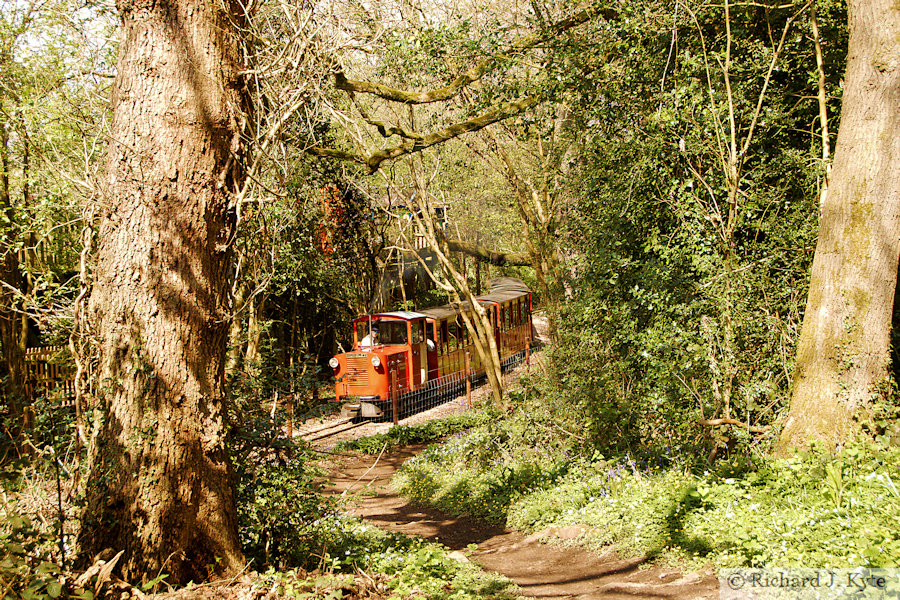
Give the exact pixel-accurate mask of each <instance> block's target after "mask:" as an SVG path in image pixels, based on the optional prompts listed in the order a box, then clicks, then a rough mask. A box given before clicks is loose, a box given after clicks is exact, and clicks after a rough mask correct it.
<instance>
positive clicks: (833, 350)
mask: <svg viewBox="0 0 900 600" xmlns="http://www.w3.org/2000/svg"><path fill="white" fill-rule="evenodd" d="M848 10H849V21H850V23H849V24H850V41H849V47H848V57H847V72H846V76H845V78H844V82H845V83H844V97H843V110H842V114H841V125H840V130H839V134H838V139H837V145H836V151H835V155H834V165H833V168H832V171H831V178H830V185H829V188H828V194H827V197H826V198H825V200H824V202H823V204H822V214H821V216H820V231H819V240H818V245H817V246H816V254H815V259H814V261H813V267H812V276H811V280H810V291H809V299H808V301H807V305H806V314H805V316H804V320H803V328H802V330H801V334H800V342H799V346H798V349H797V362H796V367H795V371H794V389H793V398H792V401H791V408H790V414H789V417H788V419H787V422H786V423H785V428H784V431H783V433H782V437H781V448H782V449H783V450H788V449H789V448H792V447H802V446H805V445H806V444H807V443H808V442H809V441H810V440H811V439H814V440H822V441H824V442H825V443H827V444H836V443H839V442H841V441H842V440H845V439H847V438H848V437H850V436H852V434H853V432H854V429H855V426H854V415H856V414H857V413H859V411H865V410H866V409H867V407H869V406H870V403H871V402H872V400H873V399H875V398H877V397H878V396H879V395H880V394H881V393H883V392H884V390H885V389H886V386H887V384H888V383H889V376H890V375H889V368H890V354H889V353H890V330H891V312H892V306H893V300H894V290H895V285H896V281H897V267H898V257H900V243H898V239H900V168H898V165H900V4H897V2H895V1H894V0H850V2H849V5H848Z"/></svg>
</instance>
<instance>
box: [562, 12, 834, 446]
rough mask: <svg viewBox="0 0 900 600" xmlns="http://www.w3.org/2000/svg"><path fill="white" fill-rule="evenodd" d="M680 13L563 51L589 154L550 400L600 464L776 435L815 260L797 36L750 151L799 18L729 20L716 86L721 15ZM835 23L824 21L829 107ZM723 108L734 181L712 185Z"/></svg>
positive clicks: (619, 26)
mask: <svg viewBox="0 0 900 600" xmlns="http://www.w3.org/2000/svg"><path fill="white" fill-rule="evenodd" d="M686 8H687V10H685V11H684V12H678V11H676V12H675V13H674V14H668V15H666V14H665V13H666V12H667V11H670V10H671V9H670V8H669V7H664V6H662V5H652V6H651V5H648V4H647V3H643V2H631V3H626V4H625V5H622V6H621V7H619V10H620V11H621V13H620V15H619V19H618V20H617V21H615V22H609V23H603V24H601V23H596V24H593V25H592V26H591V27H592V28H594V29H596V34H597V38H596V39H597V40H598V41H596V42H593V40H592V39H591V38H590V37H589V36H587V35H585V36H584V37H581V36H574V37H573V39H571V40H566V41H564V42H563V41H561V42H560V43H559V45H558V46H557V47H556V51H557V52H558V53H559V57H560V60H559V61H556V62H555V63H554V64H555V65H557V68H558V69H559V77H560V78H561V82H562V85H563V86H565V87H566V88H567V89H570V90H573V94H574V97H575V100H574V102H575V103H576V105H577V109H574V114H575V115H576V116H575V118H576V120H577V123H578V126H579V128H580V129H581V130H583V131H584V144H583V147H582V148H581V151H580V156H579V159H578V161H577V162H576V165H575V166H576V167H577V168H576V169H575V170H574V171H573V172H572V174H571V177H570V185H571V186H572V188H573V189H574V190H578V200H577V202H576V205H577V210H573V211H571V212H570V213H569V219H568V227H567V234H568V235H567V237H566V243H567V244H570V245H571V248H572V253H573V255H575V257H576V258H575V260H573V261H572V262H573V263H574V264H573V268H572V272H573V273H575V276H574V277H573V279H572V281H571V282H570V286H571V288H572V289H573V290H574V295H573V297H572V299H571V301H570V302H566V303H565V304H564V305H563V306H562V307H561V308H560V311H559V314H558V315H556V317H557V319H556V320H557V322H558V323H559V343H558V344H557V345H556V347H555V348H554V349H553V350H552V352H553V360H552V363H551V370H552V371H551V380H552V381H554V382H556V383H557V385H556V387H555V389H554V390H553V391H552V392H548V395H553V396H562V397H564V398H565V399H566V401H565V402H561V403H560V405H564V406H568V407H569V410H571V411H576V412H577V413H578V415H580V416H579V417H578V420H580V421H581V422H582V423H583V424H584V427H583V432H584V433H585V434H586V435H587V436H589V437H590V438H591V439H592V440H594V441H596V442H597V443H598V444H600V445H601V446H604V447H605V448H606V450H607V451H610V452H613V451H615V452H624V451H626V450H632V451H635V452H644V451H651V450H650V449H651V448H652V447H657V448H663V447H666V446H669V445H671V444H672V443H676V444H679V445H682V444H688V445H692V446H701V445H703V444H707V445H711V444H713V443H720V444H721V445H727V446H728V447H729V448H730V449H731V450H732V451H733V450H735V449H736V448H737V447H738V446H741V445H748V444H750V443H752V440H749V439H744V440H738V439H731V440H725V441H716V440H710V439H704V437H703V435H704V434H703V432H702V431H699V430H698V428H697V427H696V426H695V425H693V423H694V422H695V421H697V420H698V419H702V418H707V419H708V418H712V417H717V416H722V415H729V416H731V417H733V418H736V419H738V420H740V421H741V422H750V423H753V424H760V425H763V424H768V423H773V422H774V421H775V420H776V419H777V418H778V416H779V415H780V414H781V412H782V411H783V410H784V409H785V406H786V398H787V395H788V386H789V382H790V373H791V368H792V360H793V355H794V344H795V343H796V337H797V334H798V331H799V325H800V322H801V317H802V309H803V302H804V300H805V290H806V287H807V285H808V271H809V265H810V261H811V258H812V251H813V248H814V246H815V242H814V240H815V236H816V233H817V232H816V228H817V223H816V215H817V206H818V192H819V182H820V180H821V174H822V169H821V165H820V164H819V163H818V162H816V161H817V159H818V157H820V156H821V151H820V149H819V148H820V143H821V142H820V140H819V139H818V138H817V137H816V132H815V131H810V130H809V124H810V123H814V122H815V121H816V118H817V114H818V107H817V105H816V102H815V101H814V94H813V93H812V92H813V91H814V90H815V82H816V80H815V78H813V79H812V80H811V79H810V75H811V72H810V69H811V67H810V65H815V60H814V57H813V54H812V53H813V45H812V44H811V43H810V42H809V38H808V37H806V36H805V35H797V34H798V33H804V34H808V27H809V25H808V22H807V21H806V20H805V18H800V19H797V20H796V21H794V22H792V25H791V29H790V30H789V35H788V36H787V38H786V40H787V41H786V45H785V47H784V48H783V49H782V52H781V55H780V56H779V57H778V60H777V63H776V68H775V70H774V71H773V75H772V78H771V80H770V82H769V87H768V89H767V91H766V95H765V97H764V98H763V100H762V104H761V110H760V113H759V115H758V118H757V119H756V121H755V128H754V130H753V136H752V138H749V137H748V136H749V130H750V129H749V128H750V123H751V122H753V118H754V113H755V111H756V106H757V102H758V100H759V95H760V93H761V92H762V80H763V79H764V78H765V77H766V73H767V72H768V69H769V66H770V64H771V61H772V59H773V57H774V52H775V47H774V44H773V32H779V33H780V32H781V30H782V28H783V27H785V26H786V25H787V23H788V19H789V18H790V17H792V16H793V15H794V12H793V11H794V9H793V8H789V9H784V8H776V7H774V6H771V7H766V8H765V9H764V7H762V6H761V5H754V6H752V7H750V6H746V7H741V8H735V10H733V11H731V13H730V18H731V22H730V24H729V25H730V31H731V35H732V37H731V44H730V48H728V51H729V57H730V60H731V69H730V71H729V78H728V86H726V85H725V84H726V81H725V76H724V73H723V70H722V65H723V64H724V62H723V57H724V55H725V51H726V38H725V27H724V19H725V15H724V13H723V12H722V10H721V6H718V5H708V4H707V5H691V6H690V7H686ZM843 10H844V8H843V6H842V5H841V4H840V3H831V4H828V5H827V6H823V7H822V9H821V11H820V25H821V27H822V35H823V38H824V40H825V43H826V45H827V47H828V48H829V50H830V52H831V54H830V57H829V61H834V62H829V64H828V72H827V73H826V78H827V86H828V88H829V92H830V93H832V92H833V93H834V94H837V93H838V85H837V84H838V81H839V77H840V73H841V64H842V63H843V56H842V54H841V50H839V48H840V47H841V43H842V40H845V39H846V38H845V36H846V29H845V25H844V24H843V23H842V21H841V19H842V16H841V15H842V14H843V12H842V11H843ZM673 28H674V29H673ZM777 37H778V36H777V35H776V36H774V38H775V39H777ZM676 40H677V42H676ZM592 42H593V43H592ZM663 73H664V74H665V75H664V76H662V74H663ZM813 74H814V73H813ZM729 90H730V92H729ZM831 108H832V109H833V108H834V107H831ZM732 109H733V114H734V122H735V130H734V132H733V133H734V136H735V140H736V142H735V143H736V145H737V147H736V151H737V152H739V153H740V158H739V160H738V163H739V164H737V165H736V167H737V168H738V169H739V174H738V175H739V177H738V179H737V180H731V179H729V178H730V177H731V175H730V174H729V173H728V171H727V169H725V168H723V164H725V163H726V162H727V160H728V152H727V148H726V147H725V146H724V144H726V143H727V142H728V140H729V138H730V135H731V133H732V131H731V130H730V127H731V126H730V124H729V123H730V115H731V112H730V111H731V110H732ZM836 114H837V112H836V111H833V112H832V116H835V115H836ZM745 145H746V146H745ZM732 192H733V195H732ZM560 418H563V417H562V416H560Z"/></svg>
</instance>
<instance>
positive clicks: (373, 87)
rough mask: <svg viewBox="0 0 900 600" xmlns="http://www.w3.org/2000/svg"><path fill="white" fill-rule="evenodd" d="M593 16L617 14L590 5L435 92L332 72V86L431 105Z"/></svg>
mask: <svg viewBox="0 0 900 600" xmlns="http://www.w3.org/2000/svg"><path fill="white" fill-rule="evenodd" d="M597 16H602V17H604V18H605V19H606V20H614V19H616V18H617V17H618V13H616V12H615V11H613V10H611V9H608V8H601V7H600V6H599V5H597V4H594V5H591V6H589V7H587V8H584V9H582V10H580V11H578V12H577V13H575V14H574V15H572V16H570V17H567V18H565V19H561V20H559V21H557V22H556V23H553V24H552V25H550V26H548V27H546V28H544V29H542V30H541V31H539V32H537V33H533V34H531V35H525V36H520V37H519V38H517V39H516V40H515V41H514V42H513V44H512V46H510V48H509V49H508V50H506V51H505V52H501V53H499V54H497V55H495V56H491V57H490V58H486V59H484V60H482V61H481V62H480V63H478V64H477V65H476V66H474V67H473V68H471V69H469V70H468V71H466V72H464V73H462V74H460V75H459V76H458V77H457V78H456V79H454V80H453V81H451V82H450V83H449V84H448V85H446V86H444V87H442V88H438V89H436V90H431V91H428V92H408V91H404V90H398V89H396V88H392V87H388V86H386V85H382V84H380V83H372V82H369V81H354V80H350V79H347V77H346V76H345V75H344V73H342V72H338V73H335V76H334V79H335V86H336V87H337V88H338V89H339V90H343V91H345V92H351V93H353V92H359V93H361V94H372V95H374V96H378V97H379V98H383V99H385V100H390V101H392V102H401V103H403V104H428V103H431V102H441V101H443V100H449V99H450V98H453V97H454V96H456V95H457V94H459V93H460V92H461V91H462V90H463V88H465V87H466V86H468V85H469V84H470V83H472V82H474V81H478V80H479V79H481V78H482V77H483V76H484V75H485V73H487V72H488V71H490V70H491V69H492V68H493V67H494V66H495V65H496V64H497V63H499V62H501V61H503V60H508V59H510V58H512V57H514V56H516V55H517V54H520V53H522V52H524V51H525V50H528V49H530V48H533V47H535V46H537V45H538V44H540V43H542V42H545V41H547V40H549V39H552V38H554V37H556V36H557V35H559V34H561V33H563V32H565V31H566V30H568V29H571V28H573V27H577V26H578V25H581V24H583V23H586V22H588V21H590V20H591V19H593V18H594V17H597Z"/></svg>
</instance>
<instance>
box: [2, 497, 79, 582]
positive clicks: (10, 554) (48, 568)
mask: <svg viewBox="0 0 900 600" xmlns="http://www.w3.org/2000/svg"><path fill="white" fill-rule="evenodd" d="M2 511H3V513H2V519H0V523H2V525H0V590H2V592H3V597H4V598H10V599H22V600H38V599H40V600H46V599H56V598H79V599H83V600H92V599H93V597H94V596H93V593H92V592H91V591H90V590H85V589H82V588H76V587H75V586H74V585H73V579H74V577H73V576H72V574H71V573H67V572H65V571H64V570H63V569H61V568H60V567H59V565H57V564H56V563H54V562H52V561H51V560H50V556H49V553H48V552H47V548H48V547H50V546H52V545H53V544H55V543H57V541H58V540H56V538H55V537H54V536H52V535H50V534H49V533H47V532H45V531H40V530H38V529H37V528H35V527H34V525H33V523H32V521H31V519H29V518H28V517H27V516H25V515H22V514H20V513H19V512H17V511H16V510H15V509H13V508H11V507H9V506H8V505H4V506H3V507H2Z"/></svg>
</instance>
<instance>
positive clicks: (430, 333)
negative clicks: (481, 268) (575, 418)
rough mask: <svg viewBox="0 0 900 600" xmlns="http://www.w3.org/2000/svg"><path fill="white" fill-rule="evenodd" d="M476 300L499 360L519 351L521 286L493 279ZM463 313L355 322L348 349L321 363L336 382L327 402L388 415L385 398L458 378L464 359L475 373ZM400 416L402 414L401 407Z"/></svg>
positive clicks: (525, 343)
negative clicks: (331, 398)
mask: <svg viewBox="0 0 900 600" xmlns="http://www.w3.org/2000/svg"><path fill="white" fill-rule="evenodd" d="M476 301H477V302H478V303H479V304H481V306H483V307H484V308H485V309H486V310H487V313H488V318H489V320H490V323H491V327H492V329H493V331H494V339H495V340H497V348H498V351H499V353H500V359H501V360H504V359H507V358H509V357H512V356H514V355H516V354H520V353H523V352H525V351H526V348H528V347H529V346H530V345H531V343H532V340H533V330H532V324H531V311H532V303H531V301H532V298H531V291H530V290H529V289H528V286H526V285H525V284H524V283H523V282H522V281H521V280H519V279H514V278H512V277H503V278H500V279H495V280H493V281H491V284H490V293H489V294H487V295H484V296H478V297H477V298H476ZM471 310H472V307H471V305H469V303H468V302H464V303H463V304H462V305H458V304H457V305H444V306H439V307H436V308H428V309H423V310H421V311H418V312H409V311H395V312H386V313H378V314H372V315H365V316H362V317H359V318H357V319H355V320H354V321H353V350H351V351H350V352H345V353H343V354H338V355H337V356H335V357H333V358H332V359H331V360H330V361H329V365H330V366H331V368H332V369H334V376H335V380H336V383H335V400H336V401H338V402H345V403H348V406H347V407H348V408H349V409H350V412H351V413H355V412H357V411H358V414H359V415H360V416H363V417H382V416H384V415H386V414H388V413H390V410H391V395H392V393H393V394H396V395H398V397H399V399H400V400H402V399H403V398H404V397H408V396H409V395H410V394H411V393H412V392H416V391H418V390H424V389H426V388H429V389H430V388H434V389H438V388H439V387H440V386H441V384H442V383H444V382H449V381H452V380H454V379H459V378H461V377H462V376H464V375H465V369H466V359H465V357H466V353H467V352H468V353H469V354H470V356H471V367H472V370H473V371H474V372H475V373H480V372H483V368H482V365H481V360H480V359H479V357H478V353H477V352H476V351H475V345H474V343H473V342H472V340H471V339H470V337H469V332H468V330H467V329H466V327H465V324H464V322H463V319H462V313H463V312H469V311H471ZM400 410H401V412H403V411H404V407H403V405H402V403H401V405H400Z"/></svg>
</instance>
